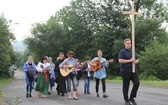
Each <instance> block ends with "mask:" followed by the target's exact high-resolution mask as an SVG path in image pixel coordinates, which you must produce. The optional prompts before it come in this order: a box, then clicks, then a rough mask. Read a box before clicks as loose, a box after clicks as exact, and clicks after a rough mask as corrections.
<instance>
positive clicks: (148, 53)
mask: <svg viewBox="0 0 168 105" xmlns="http://www.w3.org/2000/svg"><path fill="white" fill-rule="evenodd" d="M167 55H168V46H166V45H163V44H160V43H159V42H158V41H154V42H152V43H151V44H150V45H148V46H147V47H146V48H145V52H143V51H142V52H141V53H140V69H141V72H143V73H142V74H141V75H143V77H150V76H155V77H157V78H159V79H162V80H166V79H168V65H167V64H168V57H167Z"/></svg>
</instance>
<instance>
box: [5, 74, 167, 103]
mask: <svg viewBox="0 0 168 105" xmlns="http://www.w3.org/2000/svg"><path fill="white" fill-rule="evenodd" d="M94 87H95V83H94V81H92V82H91V95H84V94H83V81H82V80H81V81H80V86H79V92H80V94H79V96H78V98H79V100H77V101H76V100H68V98H67V96H64V97H62V96H58V95H57V94H56V92H54V93H52V95H50V96H49V97H48V98H47V99H44V98H38V96H37V93H36V92H35V91H34V90H33V93H32V96H33V97H32V98H26V97H25V93H26V91H25V81H24V77H23V72H16V74H15V79H14V80H13V81H12V82H11V83H9V84H8V85H6V86H5V87H3V93H4V94H3V96H4V100H5V101H6V102H8V103H9V105H18V104H15V103H17V102H19V105H124V101H123V96H122V90H121V87H122V84H115V83H107V94H108V95H109V97H108V98H106V99H104V98H103V97H102V94H100V97H99V98H97V97H96V94H95V90H94ZM101 92H102V90H101V87H100V93H101ZM136 100H137V103H138V105H168V89H164V88H155V87H151V86H145V85H141V86H140V88H139V92H138V97H137V98H136Z"/></svg>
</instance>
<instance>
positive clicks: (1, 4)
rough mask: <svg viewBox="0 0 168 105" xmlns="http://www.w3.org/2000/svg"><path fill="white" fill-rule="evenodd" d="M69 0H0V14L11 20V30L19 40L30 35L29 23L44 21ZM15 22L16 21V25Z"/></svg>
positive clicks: (67, 3)
mask: <svg viewBox="0 0 168 105" xmlns="http://www.w3.org/2000/svg"><path fill="white" fill-rule="evenodd" d="M69 2H70V0H0V14H1V13H4V16H5V18H7V20H12V23H11V25H10V28H11V30H12V31H13V33H14V34H15V37H16V40H17V41H20V40H23V39H24V38H25V36H28V35H30V27H31V24H33V23H35V22H44V21H46V20H48V19H49V17H50V16H52V15H54V13H56V11H58V10H59V9H61V8H62V7H64V6H66V5H69ZM15 23H18V24H17V25H16V24H15Z"/></svg>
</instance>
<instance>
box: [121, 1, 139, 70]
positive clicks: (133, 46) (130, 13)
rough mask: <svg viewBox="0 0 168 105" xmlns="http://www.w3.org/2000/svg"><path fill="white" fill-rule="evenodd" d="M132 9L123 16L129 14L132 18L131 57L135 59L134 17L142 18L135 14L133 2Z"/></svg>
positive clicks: (133, 68)
mask: <svg viewBox="0 0 168 105" xmlns="http://www.w3.org/2000/svg"><path fill="white" fill-rule="evenodd" d="M131 6H132V9H131V11H124V12H123V14H129V15H131V17H132V57H133V58H135V22H134V21H135V19H134V15H140V16H142V13H138V12H135V9H134V0H132V2H131ZM132 73H135V64H134V63H132Z"/></svg>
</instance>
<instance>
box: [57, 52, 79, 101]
mask: <svg viewBox="0 0 168 105" xmlns="http://www.w3.org/2000/svg"><path fill="white" fill-rule="evenodd" d="M73 55H74V52H73V51H69V52H68V54H67V56H68V58H67V59H65V60H64V61H63V62H62V63H61V64H60V65H59V67H60V68H67V69H65V70H66V71H68V70H71V69H73V70H71V71H72V72H71V73H70V74H69V75H67V91H68V96H69V97H68V99H72V95H71V81H72V85H73V99H74V100H78V98H77V97H76V91H77V72H76V70H75V68H76V67H77V61H76V59H74V58H73ZM60 70H61V69H60Z"/></svg>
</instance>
